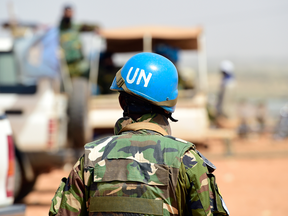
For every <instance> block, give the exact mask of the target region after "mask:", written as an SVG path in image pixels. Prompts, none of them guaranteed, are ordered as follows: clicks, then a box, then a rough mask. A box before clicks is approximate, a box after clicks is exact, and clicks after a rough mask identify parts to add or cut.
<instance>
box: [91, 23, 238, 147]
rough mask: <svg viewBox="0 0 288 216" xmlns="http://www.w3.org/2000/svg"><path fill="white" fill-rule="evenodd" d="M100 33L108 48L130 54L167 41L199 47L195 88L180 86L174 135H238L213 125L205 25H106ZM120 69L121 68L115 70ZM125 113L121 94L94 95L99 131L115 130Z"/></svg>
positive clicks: (193, 48) (193, 138)
mask: <svg viewBox="0 0 288 216" xmlns="http://www.w3.org/2000/svg"><path fill="white" fill-rule="evenodd" d="M100 36H101V37H102V39H103V41H104V42H105V43H106V52H109V53H113V54H126V56H127V54H128V55H129V53H130V54H131V53H135V52H152V51H154V50H155V48H156V47H157V46H159V45H163V44H165V45H168V46H170V47H172V48H177V49H178V50H184V51H185V50H186V51H195V52H196V53H197V54H198V55H197V56H198V70H196V71H197V76H195V77H194V80H191V83H190V86H193V88H189V89H183V90H179V97H178V102H177V105H176V110H175V113H174V114H173V116H174V118H176V119H178V120H179V122H180V123H171V129H172V135H173V136H175V137H180V138H182V139H185V140H189V141H191V142H193V143H205V142H206V141H207V140H208V139H210V138H213V139H215V138H217V139H224V140H226V141H229V140H231V139H232V138H233V137H235V135H236V133H235V131H232V130H228V129H214V130H213V129H210V128H209V119H208V112H207V108H206V105H207V88H208V79H207V66H206V53H205V38H204V33H203V30H202V28H201V27H196V28H175V27H166V26H139V27H131V28H117V29H102V30H101V31H100ZM96 72H97V71H96ZM116 72H117V70H115V74H116ZM179 72H180V76H181V75H183V74H181V72H182V71H181V70H179ZM96 74H97V73H96ZM94 77H97V75H94ZM184 79H185V80H188V79H186V78H184ZM98 80H99V79H98ZM111 82H112V80H111ZM192 82H194V83H193V84H192ZM94 83H97V78H95V79H94ZM188 84H189V83H188ZM121 115H122V109H121V108H120V106H119V104H118V100H117V94H110V95H107V94H106V95H96V96H94V97H93V98H92V99H91V103H90V111H89V120H90V125H91V126H92V127H93V128H94V131H95V132H96V133H97V134H101V132H106V133H110V134H111V133H113V128H114V124H115V121H116V120H117V119H118V118H119V117H120V116H121Z"/></svg>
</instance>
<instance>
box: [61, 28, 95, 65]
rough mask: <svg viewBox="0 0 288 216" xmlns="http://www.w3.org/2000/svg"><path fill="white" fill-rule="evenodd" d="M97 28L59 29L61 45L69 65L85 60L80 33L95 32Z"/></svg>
mask: <svg viewBox="0 0 288 216" xmlns="http://www.w3.org/2000/svg"><path fill="white" fill-rule="evenodd" d="M96 28H98V27H97V26H94V25H75V24H72V25H71V27H70V28H65V29H62V28H61V26H60V27H59V30H60V32H59V34H60V45H61V47H62V49H63V51H64V54H65V58H66V61H67V63H68V64H70V63H73V62H77V61H80V60H82V59H83V57H84V56H83V53H82V43H81V39H80V35H79V34H80V32H86V31H94V30H95V29H96Z"/></svg>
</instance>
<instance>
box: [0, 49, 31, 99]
mask: <svg viewBox="0 0 288 216" xmlns="http://www.w3.org/2000/svg"><path fill="white" fill-rule="evenodd" d="M17 70H18V68H17V64H16V59H15V55H14V54H13V52H0V94H1V93H2V94H3V93H16V94H34V93H35V92H36V86H35V85H30V86H26V85H22V84H21V83H20V82H19V76H18V73H17Z"/></svg>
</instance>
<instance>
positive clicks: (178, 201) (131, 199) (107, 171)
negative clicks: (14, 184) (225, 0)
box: [49, 114, 229, 216]
mask: <svg viewBox="0 0 288 216" xmlns="http://www.w3.org/2000/svg"><path fill="white" fill-rule="evenodd" d="M137 122H150V123H155V124H157V125H159V126H161V127H162V128H163V129H164V130H165V131H166V132H167V133H168V134H170V133H171V132H170V126H169V124H168V121H167V119H166V118H165V117H164V116H162V115H160V114H146V115H143V116H142V117H141V118H139V119H138V120H137ZM133 123H134V121H133V120H132V119H131V118H128V117H126V118H120V119H119V120H118V121H117V123H116V125H115V129H114V130H115V134H117V135H115V136H111V137H106V138H103V139H100V140H96V141H94V142H91V143H88V144H86V145H85V154H84V155H83V156H82V157H81V158H80V159H79V161H78V162H77V163H76V164H75V166H74V168H73V170H72V171H71V173H70V175H69V177H68V179H67V180H66V179H62V182H61V184H60V187H59V188H58V190H57V192H56V194H55V196H54V198H53V200H52V205H51V208H50V212H49V215H62V216H64V215H91V216H92V215H93V216H95V215H125V216H126V215H211V216H212V215H229V213H228V210H227V208H226V206H225V204H224V201H223V199H222V196H221V195H220V193H219V189H218V187H217V185H216V183H215V177H214V175H213V174H212V172H213V171H214V169H215V167H214V166H213V164H211V163H210V162H209V161H208V160H207V159H206V158H205V157H203V156H202V155H201V154H200V153H199V152H198V151H197V150H196V149H195V146H194V145H193V144H192V143H189V142H186V141H184V140H181V139H178V138H174V137H172V136H170V135H168V136H162V135H161V134H159V133H157V132H155V131H151V130H147V129H143V130H139V131H126V132H123V133H121V132H119V131H120V130H121V129H122V128H123V127H125V126H126V125H128V124H133ZM121 212H122V213H121ZM123 212H125V213H123Z"/></svg>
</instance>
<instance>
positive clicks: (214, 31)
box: [0, 0, 288, 59]
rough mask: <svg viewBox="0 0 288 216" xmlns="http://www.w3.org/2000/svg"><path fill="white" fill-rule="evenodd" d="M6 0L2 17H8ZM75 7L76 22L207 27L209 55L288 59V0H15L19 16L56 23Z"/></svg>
mask: <svg viewBox="0 0 288 216" xmlns="http://www.w3.org/2000/svg"><path fill="white" fill-rule="evenodd" d="M8 2H9V1H7V0H0V20H4V19H7V17H8V12H7V3H8ZM67 3H70V4H72V5H73V6H74V7H75V21H76V22H84V21H85V22H91V23H98V24H99V25H101V26H102V27H105V28H111V27H123V26H135V25H151V24H154V25H171V26H187V27H191V26H195V25H202V26H203V27H204V30H205V33H206V39H207V54H208V57H210V58H213V57H218V58H229V57H230V58H236V57H237V58H243V59H249V58H267V59H284V58H287V59H288V27H287V26H288V1H287V0H252V1H251V0H233V1H231V0H217V1H207V0H206V1H205V0H204V1H203V0H202V1H200V0H199V1H195V0H179V1H176V0H174V1H172V0H145V1H144V0H142V1H139V0H138V1H137V0H133V1H132V0H121V1H119V0H118V1H116V0H114V1H112V0H105V1H97V0H93V1H92V0H71V1H63V0H49V1H48V0H47V1H40V0H14V1H13V4H14V8H15V13H16V16H17V17H18V19H19V20H22V21H30V22H38V23H43V24H49V25H54V24H56V23H57V22H58V20H59V18H60V14H61V11H62V7H63V5H64V4H67Z"/></svg>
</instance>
